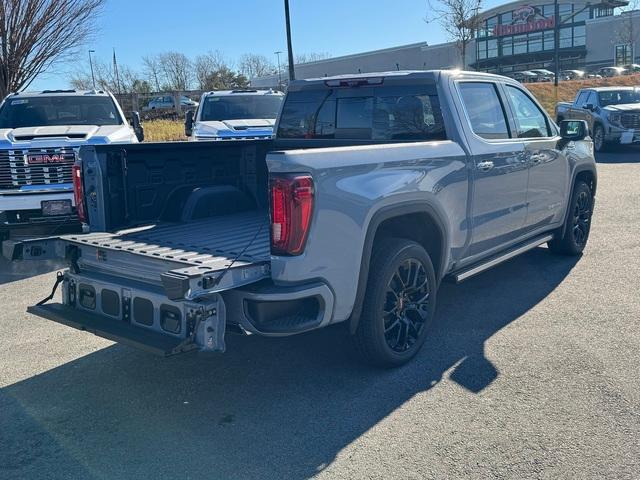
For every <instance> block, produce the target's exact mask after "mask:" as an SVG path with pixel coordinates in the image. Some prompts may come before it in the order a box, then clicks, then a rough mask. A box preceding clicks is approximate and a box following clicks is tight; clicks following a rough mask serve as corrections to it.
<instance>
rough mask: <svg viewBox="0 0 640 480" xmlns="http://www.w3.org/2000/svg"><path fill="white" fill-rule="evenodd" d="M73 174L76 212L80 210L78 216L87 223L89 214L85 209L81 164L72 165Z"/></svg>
mask: <svg viewBox="0 0 640 480" xmlns="http://www.w3.org/2000/svg"><path fill="white" fill-rule="evenodd" d="M71 174H72V175H73V196H74V198H75V200H76V212H78V218H79V219H80V221H81V222H82V223H86V221H87V214H86V212H85V209H84V188H83V186H82V167H81V166H80V165H74V166H73V167H71Z"/></svg>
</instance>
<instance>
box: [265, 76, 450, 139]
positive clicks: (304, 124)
mask: <svg viewBox="0 0 640 480" xmlns="http://www.w3.org/2000/svg"><path fill="white" fill-rule="evenodd" d="M277 136H278V137H279V138H289V139H291V138H297V139H332V138H335V139H347V140H349V139H352V140H382V141H384V140H389V141H428V140H444V139H446V132H445V129H444V123H443V120H442V113H441V111H440V104H439V102H438V96H437V94H436V91H435V87H433V86H415V87H414V86H412V87H407V86H402V87H376V88H366V89H362V90H361V89H358V88H353V89H340V88H336V89H323V90H308V91H305V90H303V91H294V92H289V93H288V95H287V98H286V100H285V104H284V107H283V110H282V114H281V116H280V123H279V126H278V132H277Z"/></svg>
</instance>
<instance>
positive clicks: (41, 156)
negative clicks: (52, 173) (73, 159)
mask: <svg viewBox="0 0 640 480" xmlns="http://www.w3.org/2000/svg"><path fill="white" fill-rule="evenodd" d="M65 161H66V159H65V158H64V155H62V154H56V153H54V154H48V153H28V154H27V164H28V165H39V164H46V163H62V162H65Z"/></svg>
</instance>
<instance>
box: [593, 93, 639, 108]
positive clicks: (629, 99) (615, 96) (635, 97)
mask: <svg viewBox="0 0 640 480" xmlns="http://www.w3.org/2000/svg"><path fill="white" fill-rule="evenodd" d="M598 98H599V99H600V106H601V107H606V106H607V105H622V104H625V103H640V90H611V91H608V92H600V93H598Z"/></svg>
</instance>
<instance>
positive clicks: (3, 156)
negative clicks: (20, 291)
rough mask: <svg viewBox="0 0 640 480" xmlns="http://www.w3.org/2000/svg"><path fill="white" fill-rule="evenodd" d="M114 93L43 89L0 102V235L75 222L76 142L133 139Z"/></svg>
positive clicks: (136, 121)
mask: <svg viewBox="0 0 640 480" xmlns="http://www.w3.org/2000/svg"><path fill="white" fill-rule="evenodd" d="M143 138H144V130H143V129H142V126H141V125H140V118H139V116H138V115H137V113H134V114H133V118H132V123H131V125H130V124H129V123H128V122H127V120H126V119H125V116H124V114H123V112H122V109H121V108H120V106H119V105H118V102H117V101H116V100H115V98H114V97H113V96H112V95H111V94H110V93H108V92H103V91H95V90H92V91H78V90H45V91H42V92H28V93H27V92H22V93H14V94H11V95H9V96H7V97H6V98H5V99H4V101H2V103H0V238H2V237H7V236H9V233H10V232H19V231H21V230H24V229H25V228H28V229H29V230H30V231H33V230H35V229H38V228H40V229H42V228H45V229H46V230H49V231H50V230H51V228H52V227H55V228H56V231H60V230H61V229H67V228H68V227H71V228H74V227H75V228H77V227H78V226H79V222H78V217H77V214H76V209H75V200H74V197H73V182H72V178H71V167H72V165H73V164H74V162H75V161H76V157H77V153H78V149H79V147H80V146H81V145H104V144H110V143H137V142H138V141H141V140H142V139H143Z"/></svg>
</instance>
